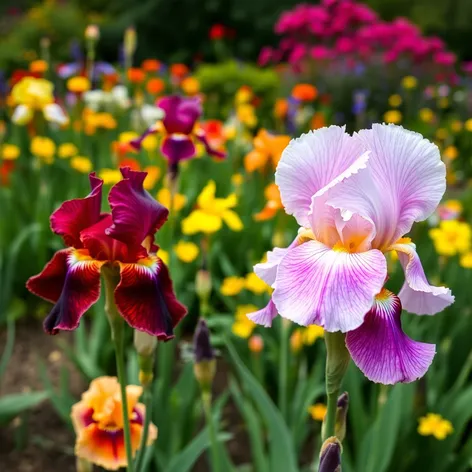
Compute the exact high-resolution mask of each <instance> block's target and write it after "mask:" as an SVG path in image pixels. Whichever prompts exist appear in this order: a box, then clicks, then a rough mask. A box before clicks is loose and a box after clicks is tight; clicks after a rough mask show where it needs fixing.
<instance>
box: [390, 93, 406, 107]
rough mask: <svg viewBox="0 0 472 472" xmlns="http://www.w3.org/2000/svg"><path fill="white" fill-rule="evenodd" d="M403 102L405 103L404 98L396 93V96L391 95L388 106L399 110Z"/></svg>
mask: <svg viewBox="0 0 472 472" xmlns="http://www.w3.org/2000/svg"><path fill="white" fill-rule="evenodd" d="M402 102H403V100H402V97H401V96H400V95H398V93H396V94H394V95H391V96H390V97H389V98H388V104H389V105H390V106H391V107H392V108H398V107H399V106H400V105H401V104H402Z"/></svg>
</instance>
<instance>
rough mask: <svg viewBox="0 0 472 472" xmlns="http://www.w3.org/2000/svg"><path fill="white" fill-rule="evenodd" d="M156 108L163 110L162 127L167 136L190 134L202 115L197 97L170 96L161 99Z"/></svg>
mask: <svg viewBox="0 0 472 472" xmlns="http://www.w3.org/2000/svg"><path fill="white" fill-rule="evenodd" d="M157 106H158V107H159V108H161V109H162V110H164V112H165V117H164V119H163V121H162V122H163V124H164V127H165V129H166V131H167V133H168V134H172V133H182V134H190V133H191V132H192V130H193V127H194V126H195V123H196V122H197V120H198V119H199V118H200V116H201V114H202V104H201V100H200V98H198V97H181V96H178V95H171V96H168V97H163V98H161V99H160V100H159V101H158V102H157Z"/></svg>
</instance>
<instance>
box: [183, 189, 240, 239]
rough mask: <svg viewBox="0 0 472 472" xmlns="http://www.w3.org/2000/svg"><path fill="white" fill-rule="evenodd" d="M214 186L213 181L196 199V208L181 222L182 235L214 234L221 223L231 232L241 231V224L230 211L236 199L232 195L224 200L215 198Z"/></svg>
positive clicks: (236, 201)
mask: <svg viewBox="0 0 472 472" xmlns="http://www.w3.org/2000/svg"><path fill="white" fill-rule="evenodd" d="M215 193H216V184H215V182H214V181H213V180H210V182H209V183H208V184H207V185H206V187H205V188H204V189H203V190H202V192H201V193H200V195H199V196H198V199H197V204H198V208H197V209H196V210H194V211H192V213H190V215H189V216H187V218H185V219H184V220H183V221H182V232H183V233H184V234H195V233H198V232H202V233H207V234H211V233H215V232H217V231H218V230H220V229H221V227H222V225H223V221H224V222H225V223H226V224H227V225H228V227H229V228H230V229H231V230H233V231H241V230H242V229H243V223H242V221H241V219H240V218H239V216H238V214H237V213H236V212H234V211H233V210H231V208H234V207H235V206H236V205H237V204H238V197H237V196H236V194H234V193H232V194H231V195H229V196H228V197H226V198H215Z"/></svg>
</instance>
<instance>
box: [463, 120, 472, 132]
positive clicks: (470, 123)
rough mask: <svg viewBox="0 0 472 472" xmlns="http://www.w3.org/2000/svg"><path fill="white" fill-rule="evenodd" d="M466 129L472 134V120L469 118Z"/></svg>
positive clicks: (465, 125)
mask: <svg viewBox="0 0 472 472" xmlns="http://www.w3.org/2000/svg"><path fill="white" fill-rule="evenodd" d="M464 127H465V129H466V130H467V131H470V132H472V118H469V119H468V120H467V121H466V122H465V123H464Z"/></svg>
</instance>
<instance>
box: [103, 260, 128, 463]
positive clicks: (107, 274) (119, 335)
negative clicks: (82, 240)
mask: <svg viewBox="0 0 472 472" xmlns="http://www.w3.org/2000/svg"><path fill="white" fill-rule="evenodd" d="M103 275H104V280H105V311H106V312H107V315H108V319H109V321H110V326H111V334H112V338H113V342H114V344H115V357H116V369H117V372H118V382H119V383H120V390H121V408H122V412H123V431H124V439H125V450H126V458H127V461H128V466H127V468H126V470H127V472H134V468H133V450H132V447H131V431H130V423H129V414H128V398H127V396H126V374H125V356H124V322H123V318H121V316H120V314H119V313H118V309H117V308H116V304H115V297H114V292H115V287H116V282H117V278H116V276H115V274H114V273H113V272H112V271H111V270H107V269H105V270H104V271H103Z"/></svg>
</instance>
